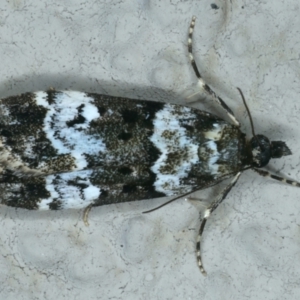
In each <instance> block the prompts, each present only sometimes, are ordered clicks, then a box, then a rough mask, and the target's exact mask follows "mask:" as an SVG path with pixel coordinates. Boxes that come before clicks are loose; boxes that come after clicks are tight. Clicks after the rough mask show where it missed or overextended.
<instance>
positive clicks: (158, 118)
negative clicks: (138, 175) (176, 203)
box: [150, 104, 199, 196]
mask: <svg viewBox="0 0 300 300" xmlns="http://www.w3.org/2000/svg"><path fill="white" fill-rule="evenodd" d="M182 114H184V115H185V116H186V117H187V118H191V119H195V118H196V116H195V115H194V114H193V113H192V112H191V110H190V109H189V108H188V107H179V106H176V107H174V106H173V105H170V104H166V105H165V106H164V108H163V109H162V110H160V111H158V112H157V113H156V115H155V119H154V121H153V124H154V133H153V135H152V136H151V138H150V140H151V141H152V143H153V144H154V145H155V146H156V147H157V148H158V149H159V150H160V151H161V152H162V154H161V155H160V157H159V159H158V160H157V161H156V162H155V164H154V165H153V166H152V167H151V170H152V171H153V172H154V173H155V174H156V176H157V180H156V181H155V183H154V186H155V189H156V191H158V192H162V193H165V194H166V195H168V196H172V195H174V194H176V193H178V191H179V192H182V191H184V190H185V189H187V190H189V189H190V186H189V187H185V186H183V185H182V184H180V179H182V178H184V177H186V176H187V175H188V172H189V171H190V169H191V167H192V165H193V164H195V163H197V162H198V161H199V157H198V145H196V144H194V143H193V141H192V140H191V139H190V138H189V137H188V136H187V135H186V129H185V128H184V127H182V126H180V123H179V121H178V119H179V118H180V117H181V116H182ZM170 135H171V136H172V137H171V138H168V136H170ZM177 151H184V152H185V154H186V156H185V157H184V158H182V160H181V162H180V164H176V166H175V169H174V170H173V172H172V174H169V173H168V172H162V170H163V168H164V167H165V166H166V164H167V159H168V155H169V154H170V153H174V152H177Z"/></svg>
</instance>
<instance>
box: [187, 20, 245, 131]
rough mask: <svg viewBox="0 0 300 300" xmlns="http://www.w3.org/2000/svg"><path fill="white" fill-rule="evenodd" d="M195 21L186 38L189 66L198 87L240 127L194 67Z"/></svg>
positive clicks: (228, 109) (192, 22) (229, 110)
mask: <svg viewBox="0 0 300 300" xmlns="http://www.w3.org/2000/svg"><path fill="white" fill-rule="evenodd" d="M195 21H196V17H195V16H193V18H192V21H191V24H190V29H189V36H188V52H189V57H190V62H191V65H192V67H193V69H194V72H195V74H196V77H197V78H198V81H199V84H200V87H201V88H203V89H204V90H205V91H206V92H207V93H208V94H209V95H210V96H211V97H212V98H213V100H214V101H215V102H216V103H217V104H218V105H220V106H221V107H222V108H223V109H224V110H225V111H226V113H227V115H228V116H229V118H230V119H231V120H232V121H233V123H234V124H235V125H236V126H237V127H240V122H239V121H238V120H237V119H236V117H235V116H234V114H233V112H232V110H231V109H230V108H229V107H228V106H227V104H226V103H225V102H224V100H223V99H222V98H220V97H219V96H217V94H216V93H215V92H214V91H213V90H212V89H211V88H210V87H209V86H208V85H207V84H206V83H205V82H204V80H203V79H202V77H201V74H200V72H199V70H198V67H197V65H196V62H195V59H194V56H193V46H192V43H193V32H194V27H195Z"/></svg>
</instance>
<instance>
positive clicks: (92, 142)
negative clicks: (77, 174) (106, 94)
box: [36, 91, 105, 170]
mask: <svg viewBox="0 0 300 300" xmlns="http://www.w3.org/2000/svg"><path fill="white" fill-rule="evenodd" d="M46 98H47V93H45V92H37V93H36V101H37V104H38V105H41V106H44V107H45V108H47V109H48V112H47V115H46V117H45V120H44V131H45V132H46V135H47V138H48V139H49V140H50V141H51V142H52V146H53V147H54V148H55V149H57V150H58V153H59V154H68V153H69V154H71V155H72V156H73V157H74V158H75V163H76V166H77V168H76V169H77V170H82V169H84V168H85V167H86V166H87V161H86V159H85V157H84V155H83V153H86V154H91V155H97V154H98V153H99V152H104V151H105V144H104V143H103V141H102V140H101V138H100V136H99V137H97V138H95V136H93V135H89V134H88V133H87V132H86V131H85V130H86V129H88V127H89V123H90V122H91V121H92V120H94V119H97V118H99V117H100V114H99V112H98V110H97V107H96V106H94V105H93V101H94V99H93V98H90V97H88V96H87V95H86V94H85V93H81V92H73V91H70V92H69V91H67V92H60V93H59V94H57V95H56V99H55V104H49V103H48V102H47V101H46ZM80 105H84V106H83V108H82V112H81V115H82V116H83V117H84V118H85V119H86V121H85V122H84V123H81V124H75V125H74V126H71V127H69V126H68V125H67V122H69V121H72V120H74V118H76V117H77V116H78V109H77V108H78V107H79V106H80Z"/></svg>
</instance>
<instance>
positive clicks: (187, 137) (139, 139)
mask: <svg viewBox="0 0 300 300" xmlns="http://www.w3.org/2000/svg"><path fill="white" fill-rule="evenodd" d="M194 26H195V17H193V18H192V21H191V24H190V27H189V35H188V52H189V56H190V61H191V65H192V67H193V70H194V72H195V74H196V76H197V78H198V80H199V85H200V87H201V89H202V90H204V92H205V93H207V94H208V95H210V97H211V99H212V100H213V101H215V103H216V104H217V105H219V106H221V107H222V108H223V109H224V110H225V112H226V113H227V115H228V116H229V118H230V119H231V123H229V122H227V121H225V120H223V119H222V118H220V117H218V116H215V115H213V114H211V113H209V112H206V111H201V110H198V109H195V108H191V107H187V106H181V105H176V104H170V103H163V102H158V101H146V100H136V99H128V98H118V97H112V96H107V95H100V94H93V93H83V92H76V91H62V92H60V91H55V90H49V91H45V92H43V91H41V92H35V93H25V94H21V95H19V96H13V97H8V98H5V99H2V100H0V116H1V117H0V143H1V145H0V151H1V155H0V195H1V196H0V198H1V200H0V201H1V204H4V205H8V206H12V207H16V208H24V209H33V210H58V209H68V208H74V209H81V208H85V214H84V220H85V222H86V223H87V216H88V212H89V210H90V209H91V208H92V207H94V206H100V205H107V204H113V203H121V202H127V201H135V200H143V199H152V198H157V197H164V196H172V197H174V198H173V199H172V200H171V201H174V200H175V199H177V198H180V197H184V196H187V195H189V194H191V193H192V192H194V191H197V190H201V189H204V188H208V187H211V186H213V185H216V184H217V183H219V182H221V181H223V180H225V179H228V178H232V180H231V182H230V183H229V184H228V185H227V186H226V188H225V189H224V190H223V191H222V192H221V193H220V194H219V195H218V196H217V197H216V199H214V200H213V201H212V202H211V204H210V205H209V206H208V207H207V209H206V210H205V212H204V216H203V218H202V222H201V226H200V229H199V235H198V240H197V246H196V250H197V260H198V265H199V268H200V270H201V272H202V273H203V274H205V270H204V268H203V265H202V260H201V255H200V240H201V236H202V233H203V230H204V226H205V224H206V221H207V219H208V218H209V216H210V215H211V213H212V212H213V211H214V210H215V209H216V208H217V207H218V205H219V204H220V203H221V202H222V201H223V200H224V199H225V197H226V196H227V194H228V193H229V191H230V190H231V188H232V187H233V186H234V185H235V184H236V182H237V180H238V179H239V177H240V175H241V173H242V172H243V171H244V170H247V169H252V170H254V171H256V172H257V173H258V174H260V175H262V176H269V177H271V178H273V179H277V180H279V181H282V182H286V183H288V184H291V185H294V186H298V187H299V186H300V184H299V183H298V182H295V181H290V180H287V179H284V178H280V177H278V176H276V175H272V174H270V173H269V172H267V171H264V170H260V168H261V167H264V166H266V165H267V164H268V163H269V161H270V159H271V158H280V157H282V156H286V155H290V154H291V151H290V150H289V148H288V147H287V146H286V144H285V143H284V142H282V141H273V142H270V141H269V140H268V138H267V137H265V136H263V135H259V134H255V133H254V129H253V124H252V119H251V115H250V114H249V117H250V121H251V124H252V129H253V130H252V131H253V137H252V138H251V139H250V140H247V139H246V135H245V134H244V133H243V132H241V130H240V123H239V121H238V120H237V119H236V118H235V116H234V114H233V112H232V111H231V109H230V108H229V107H228V106H227V105H226V103H225V102H224V101H223V100H222V99H221V98H220V97H219V96H218V95H216V93H215V92H214V91H213V90H212V89H211V88H210V87H209V86H208V85H207V84H206V83H205V82H204V81H203V79H202V77H201V75H200V73H199V70H198V68H197V66H196V63H195V60H194V57H193V51H192V35H193V30H194ZM239 91H240V90H239ZM240 93H241V91H240ZM241 95H242V93H241ZM242 99H243V101H244V97H243V95H242ZM244 102H245V101H244ZM245 105H246V103H245ZM246 108H247V105H246ZM247 110H248V108H247Z"/></svg>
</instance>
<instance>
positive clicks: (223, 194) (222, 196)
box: [196, 172, 241, 275]
mask: <svg viewBox="0 0 300 300" xmlns="http://www.w3.org/2000/svg"><path fill="white" fill-rule="evenodd" d="M240 175H241V172H238V173H237V174H236V175H235V176H234V178H233V180H232V181H231V182H230V183H229V184H228V185H227V186H226V188H225V189H224V190H223V191H222V192H221V193H220V194H219V195H218V196H217V197H216V199H215V200H214V201H213V202H212V203H211V204H210V206H209V207H208V208H207V209H206V210H205V212H204V216H203V219H202V222H201V225H200V228H199V234H198V237H197V244H196V253H197V261H198V266H199V268H200V271H201V273H202V274H203V275H206V271H205V270H204V267H203V264H202V259H201V252H200V243H201V239H202V234H203V231H204V227H205V224H206V221H207V219H208V218H209V217H210V215H211V213H212V212H213V211H214V210H215V209H216V208H217V207H218V206H219V204H220V203H222V201H223V200H224V199H225V198H226V196H227V194H228V193H229V192H230V190H231V189H232V188H233V187H234V185H235V184H236V182H237V181H238V179H239V177H240Z"/></svg>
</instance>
